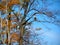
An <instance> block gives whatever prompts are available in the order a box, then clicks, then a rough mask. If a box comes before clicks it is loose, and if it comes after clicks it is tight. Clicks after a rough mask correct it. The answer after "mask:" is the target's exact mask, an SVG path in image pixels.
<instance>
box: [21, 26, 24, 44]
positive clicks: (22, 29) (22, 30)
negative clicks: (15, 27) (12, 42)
mask: <svg viewBox="0 0 60 45" xmlns="http://www.w3.org/2000/svg"><path fill="white" fill-rule="evenodd" d="M23 32H24V28H23V26H22V27H21V28H20V45H23Z"/></svg>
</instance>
